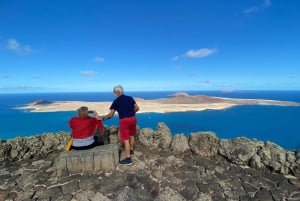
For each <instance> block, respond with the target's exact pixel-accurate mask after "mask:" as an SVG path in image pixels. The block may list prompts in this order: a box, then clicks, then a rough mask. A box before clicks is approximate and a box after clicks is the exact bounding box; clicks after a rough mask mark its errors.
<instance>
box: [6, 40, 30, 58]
mask: <svg viewBox="0 0 300 201" xmlns="http://www.w3.org/2000/svg"><path fill="white" fill-rule="evenodd" d="M7 49H9V50H11V51H13V52H15V53H17V54H22V55H24V54H30V53H32V52H33V50H32V49H31V47H30V46H29V45H21V44H20V43H18V41H17V40H16V39H14V38H11V39H9V40H8V41H7Z"/></svg>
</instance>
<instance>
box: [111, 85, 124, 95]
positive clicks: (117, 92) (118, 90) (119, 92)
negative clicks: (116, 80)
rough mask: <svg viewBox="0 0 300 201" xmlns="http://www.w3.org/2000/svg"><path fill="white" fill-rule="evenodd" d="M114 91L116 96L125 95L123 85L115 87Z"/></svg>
mask: <svg viewBox="0 0 300 201" xmlns="http://www.w3.org/2000/svg"><path fill="white" fill-rule="evenodd" d="M113 91H114V94H115V95H116V96H121V95H123V93H124V89H123V87H122V86H121V85H117V86H115V87H114V90H113Z"/></svg>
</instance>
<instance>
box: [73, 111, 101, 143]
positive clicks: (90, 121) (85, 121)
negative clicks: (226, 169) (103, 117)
mask: <svg viewBox="0 0 300 201" xmlns="http://www.w3.org/2000/svg"><path fill="white" fill-rule="evenodd" d="M69 125H70V127H71V129H72V137H73V138H74V139H83V138H87V137H90V136H93V135H94V133H95V131H96V129H97V128H99V129H100V133H103V125H102V122H101V121H98V120H97V119H96V118H94V117H90V116H87V117H72V118H71V119H70V121H69Z"/></svg>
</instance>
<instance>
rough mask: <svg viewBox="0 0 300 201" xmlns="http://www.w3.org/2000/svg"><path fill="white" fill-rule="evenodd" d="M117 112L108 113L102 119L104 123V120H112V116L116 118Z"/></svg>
mask: <svg viewBox="0 0 300 201" xmlns="http://www.w3.org/2000/svg"><path fill="white" fill-rule="evenodd" d="M115 112H116V110H113V109H112V110H110V111H109V113H108V114H107V115H104V116H103V117H102V121H103V120H106V119H110V118H111V117H112V116H114V114H115Z"/></svg>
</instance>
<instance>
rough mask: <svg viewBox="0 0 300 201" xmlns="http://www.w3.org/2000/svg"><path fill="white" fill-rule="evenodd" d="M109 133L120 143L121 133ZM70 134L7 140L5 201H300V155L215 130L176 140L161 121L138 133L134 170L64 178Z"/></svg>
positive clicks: (0, 181)
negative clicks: (60, 164)
mask: <svg viewBox="0 0 300 201" xmlns="http://www.w3.org/2000/svg"><path fill="white" fill-rule="evenodd" d="M105 133H106V134H107V135H108V138H109V139H108V141H107V143H112V144H115V145H117V144H118V140H117V139H118V127H115V126H113V127H110V128H106V129H105ZM69 135H70V134H69V133H68V132H59V133H55V134H53V133H45V134H43V135H40V136H32V137H28V138H15V139H11V140H6V141H4V140H2V141H0V156H1V158H0V160H1V165H0V200H1V201H2V200H7V201H9V200H10V201H11V200H13V201H15V200H16V201H23V200H24V201H25V200H26V201H28V200H29V201H31V200H32V201H33V200H37V201H39V200H58V201H59V200H63V201H71V200H72V201H77V200H78V201H81V200H92V201H97V200H107V201H110V200H113V201H118V200H120V201H121V200H122V201H123V200H125V201H126V200H128V201H129V200H156V201H164V200H183V201H184V200H197V201H201V200H218V201H219V200H300V193H299V192H300V153H299V151H297V150H294V151H286V150H284V149H282V148H281V147H280V146H278V145H276V144H274V143H271V142H262V141H258V140H255V139H253V140H250V139H247V138H236V139H232V140H224V139H218V138H217V136H216V134H215V133H212V132H198V133H192V134H191V135H190V136H184V135H182V134H178V135H174V137H172V135H171V132H170V130H169V129H168V128H167V126H166V125H165V124H164V123H160V124H158V126H157V130H156V131H153V130H152V129H149V128H143V129H140V130H139V135H138V136H137V146H136V150H135V156H134V157H133V161H134V163H133V165H132V166H117V167H116V168H115V170H100V169H99V171H98V172H97V171H96V172H93V173H90V172H89V173H84V172H82V171H80V172H72V171H70V172H65V173H64V174H61V173H59V171H57V167H56V162H55V161H56V160H57V158H58V157H59V156H60V155H61V154H62V153H64V146H65V144H66V143H67V141H68V139H69ZM170 136H171V138H170ZM118 146H119V145H118ZM92 152H93V154H96V152H94V151H92ZM64 154H67V153H64ZM89 156H90V155H88V156H87V158H88V157H89ZM90 160H93V159H92V158H90ZM85 164H86V165H87V166H88V165H89V163H88V160H87V161H85V162H84V163H83V164H81V165H85Z"/></svg>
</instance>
